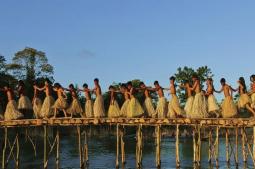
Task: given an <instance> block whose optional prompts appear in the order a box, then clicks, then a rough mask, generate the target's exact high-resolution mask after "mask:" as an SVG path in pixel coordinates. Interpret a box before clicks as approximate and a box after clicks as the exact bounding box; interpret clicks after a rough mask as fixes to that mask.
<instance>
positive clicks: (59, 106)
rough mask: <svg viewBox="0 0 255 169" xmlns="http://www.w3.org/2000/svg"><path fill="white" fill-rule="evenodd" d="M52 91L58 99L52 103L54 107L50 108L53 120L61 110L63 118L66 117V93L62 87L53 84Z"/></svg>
mask: <svg viewBox="0 0 255 169" xmlns="http://www.w3.org/2000/svg"><path fill="white" fill-rule="evenodd" d="M53 90H54V91H55V92H57V96H58V99H57V100H56V102H55V103H54V105H53V106H52V108H53V109H54V116H53V117H54V118H56V116H57V113H58V111H60V110H62V111H63V112H64V115H65V117H67V113H66V109H67V107H68V105H67V101H66V99H67V96H66V93H65V91H64V89H63V87H62V86H61V85H60V84H59V83H55V84H54V87H53Z"/></svg>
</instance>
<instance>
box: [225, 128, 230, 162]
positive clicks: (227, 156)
mask: <svg viewBox="0 0 255 169" xmlns="http://www.w3.org/2000/svg"><path fill="white" fill-rule="evenodd" d="M225 136H226V161H227V163H228V164H229V163H230V158H229V136H228V129H226V134H225Z"/></svg>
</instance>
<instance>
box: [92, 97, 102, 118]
mask: <svg viewBox="0 0 255 169" xmlns="http://www.w3.org/2000/svg"><path fill="white" fill-rule="evenodd" d="M93 110H94V116H95V117H97V118H98V117H104V116H105V109H104V99H103V96H97V97H96V100H95V103H94V107H93Z"/></svg>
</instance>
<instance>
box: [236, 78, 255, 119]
mask: <svg viewBox="0 0 255 169" xmlns="http://www.w3.org/2000/svg"><path fill="white" fill-rule="evenodd" d="M237 83H238V89H237V90H236V91H238V93H239V95H240V97H239V99H238V109H247V110H248V111H249V112H251V113H252V114H253V116H255V110H254V109H253V108H252V107H251V103H252V101H251V99H250V97H249V96H248V94H247V89H246V84H245V80H244V78H243V77H240V78H239V80H238V82H237Z"/></svg>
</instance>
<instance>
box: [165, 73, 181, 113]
mask: <svg viewBox="0 0 255 169" xmlns="http://www.w3.org/2000/svg"><path fill="white" fill-rule="evenodd" d="M169 80H170V88H169V90H170V94H171V100H170V101H169V104H168V114H167V117H170V118H176V117H183V115H182V114H183V110H182V109H181V106H180V103H179V99H178V97H177V96H176V87H175V77H174V76H171V77H170V79H169Z"/></svg>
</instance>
